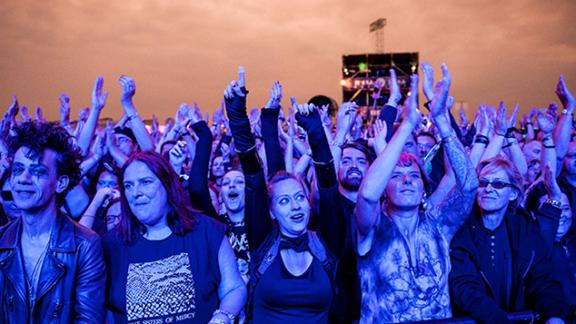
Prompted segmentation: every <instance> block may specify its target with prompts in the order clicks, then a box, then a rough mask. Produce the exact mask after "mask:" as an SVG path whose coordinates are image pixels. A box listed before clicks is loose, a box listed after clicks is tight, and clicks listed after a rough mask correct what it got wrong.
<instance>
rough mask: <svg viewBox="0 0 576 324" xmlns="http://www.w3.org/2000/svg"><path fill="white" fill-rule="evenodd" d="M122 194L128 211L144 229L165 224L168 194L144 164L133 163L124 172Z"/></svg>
mask: <svg viewBox="0 0 576 324" xmlns="http://www.w3.org/2000/svg"><path fill="white" fill-rule="evenodd" d="M123 185H124V194H125V195H126V200H127V201H128V205H129V206H130V210H131V211H132V213H133V214H134V216H136V218H137V219H138V220H139V221H140V222H141V223H142V224H144V225H145V226H146V227H151V226H155V225H157V224H160V223H165V222H166V215H167V213H168V209H169V204H168V194H167V192H166V189H165V188H164V186H163V185H162V182H160V179H158V177H157V176H156V175H155V174H154V173H152V170H150V169H149V168H148V166H147V165H146V164H144V162H140V161H134V162H132V164H130V165H129V166H128V167H127V168H126V170H125V171H124V180H123Z"/></svg>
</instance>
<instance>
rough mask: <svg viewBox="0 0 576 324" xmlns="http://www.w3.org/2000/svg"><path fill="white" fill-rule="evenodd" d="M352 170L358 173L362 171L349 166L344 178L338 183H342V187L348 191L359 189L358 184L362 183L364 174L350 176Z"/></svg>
mask: <svg viewBox="0 0 576 324" xmlns="http://www.w3.org/2000/svg"><path fill="white" fill-rule="evenodd" d="M352 172H358V173H359V174H362V172H360V169H358V168H350V169H349V170H348V171H347V172H346V175H345V176H344V178H343V179H342V180H341V181H340V185H342V188H344V189H346V190H348V191H358V189H360V184H361V183H362V180H363V179H364V175H362V176H361V177H350V175H351V174H352Z"/></svg>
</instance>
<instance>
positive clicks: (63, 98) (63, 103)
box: [58, 93, 70, 126]
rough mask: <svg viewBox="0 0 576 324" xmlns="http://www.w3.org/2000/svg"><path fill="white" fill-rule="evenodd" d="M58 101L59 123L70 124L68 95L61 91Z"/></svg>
mask: <svg viewBox="0 0 576 324" xmlns="http://www.w3.org/2000/svg"><path fill="white" fill-rule="evenodd" d="M58 101H60V124H61V125H62V126H66V125H68V124H70V97H68V96H67V95H66V94H65V93H62V94H61V95H60V96H59V97H58Z"/></svg>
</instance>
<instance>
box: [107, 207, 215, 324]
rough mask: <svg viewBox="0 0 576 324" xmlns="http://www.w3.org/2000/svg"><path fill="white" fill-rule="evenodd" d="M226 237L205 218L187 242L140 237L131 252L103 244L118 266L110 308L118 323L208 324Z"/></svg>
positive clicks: (176, 237) (174, 237) (113, 276)
mask: <svg viewBox="0 0 576 324" xmlns="http://www.w3.org/2000/svg"><path fill="white" fill-rule="evenodd" d="M224 233H225V227H224V226H223V225H222V224H220V223H218V222H216V221H214V220H212V219H210V218H209V217H206V216H201V217H200V221H199V223H198V224H197V225H196V227H195V228H194V229H193V230H192V231H191V232H189V233H187V234H185V235H184V236H179V235H175V234H172V235H170V236H169V237H167V238H166V239H163V240H159V241H149V240H147V239H145V238H143V237H141V236H140V237H138V238H137V239H136V241H135V242H134V243H133V244H132V245H128V246H126V245H123V246H118V245H117V244H118V242H117V241H116V242H114V243H113V242H106V241H107V240H105V249H106V250H107V253H110V256H109V257H110V258H114V259H116V261H115V262H113V264H116V265H118V264H119V267H118V268H117V269H114V268H111V269H109V276H110V289H109V297H108V299H109V303H110V304H111V305H108V307H109V308H111V310H113V313H114V320H115V323H130V324H161V323H180V324H181V323H207V322H208V321H209V320H210V318H211V317H212V313H213V312H214V310H216V308H217V305H218V284H219V283H220V270H219V265H218V251H219V248H220V244H221V242H222V240H223V238H224ZM118 260H122V261H118ZM124 305H125V307H124Z"/></svg>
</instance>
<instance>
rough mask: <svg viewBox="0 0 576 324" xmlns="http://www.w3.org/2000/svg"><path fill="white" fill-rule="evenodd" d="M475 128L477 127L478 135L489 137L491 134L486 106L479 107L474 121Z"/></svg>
mask: <svg viewBox="0 0 576 324" xmlns="http://www.w3.org/2000/svg"><path fill="white" fill-rule="evenodd" d="M474 126H475V127H476V130H477V133H478V134H481V135H488V133H489V132H490V118H489V117H488V112H487V111H486V106H485V105H480V106H479V107H478V112H477V113H476V119H475V120H474Z"/></svg>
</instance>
